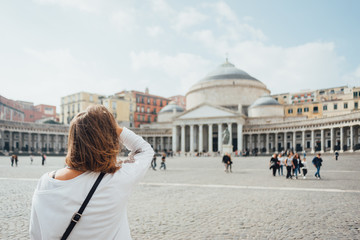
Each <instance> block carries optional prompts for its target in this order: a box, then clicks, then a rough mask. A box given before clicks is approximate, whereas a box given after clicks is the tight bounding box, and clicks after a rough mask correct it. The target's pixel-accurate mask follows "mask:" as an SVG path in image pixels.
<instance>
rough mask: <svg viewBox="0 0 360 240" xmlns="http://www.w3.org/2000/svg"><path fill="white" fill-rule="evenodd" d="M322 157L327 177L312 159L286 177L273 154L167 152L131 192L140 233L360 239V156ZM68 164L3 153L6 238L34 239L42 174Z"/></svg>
mask: <svg viewBox="0 0 360 240" xmlns="http://www.w3.org/2000/svg"><path fill="white" fill-rule="evenodd" d="M308 159H309V161H310V162H311V159H312V156H309V157H308ZM323 159H324V164H323V167H322V169H321V176H322V178H323V179H322V180H316V179H315V177H314V173H315V169H314V167H313V166H311V164H309V165H310V166H309V173H308V178H307V179H302V178H299V179H298V180H287V179H285V177H280V176H276V177H273V176H272V175H271V172H270V170H269V164H268V161H269V157H248V158H234V159H233V160H234V166H233V173H232V174H230V173H229V174H226V173H225V172H224V169H223V166H222V164H221V159H220V158H213V157H208V158H207V157H202V158H195V157H194V158H180V157H174V158H168V160H167V170H166V171H160V170H157V171H153V170H151V169H150V170H149V172H148V173H147V175H146V177H145V178H144V179H143V181H142V182H141V184H140V185H139V186H138V187H137V188H136V189H135V190H134V193H133V195H132V197H131V198H130V201H129V206H128V216H129V222H130V228H131V232H132V236H133V239H219V240H220V239H360V154H359V153H356V154H342V155H341V156H340V159H339V161H335V160H334V158H333V156H332V155H325V156H323ZM310 162H309V163H310ZM62 166H63V158H62V157H49V158H48V160H47V163H46V166H44V167H43V166H41V164H40V158H39V157H35V161H34V163H33V165H30V159H29V157H20V158H19V167H17V168H15V167H11V166H10V160H9V158H8V157H0V184H1V188H0V202H1V205H0V228H1V231H0V239H28V224H29V215H30V205H31V197H32V193H33V190H34V188H35V186H36V183H37V179H38V178H39V177H40V176H41V175H42V174H43V173H45V172H48V171H52V170H54V169H57V168H60V167H62ZM159 166H160V161H159V160H158V167H159Z"/></svg>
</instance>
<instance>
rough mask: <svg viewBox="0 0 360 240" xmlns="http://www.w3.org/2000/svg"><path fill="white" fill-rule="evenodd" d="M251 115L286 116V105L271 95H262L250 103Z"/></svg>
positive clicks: (252, 116) (255, 116)
mask: <svg viewBox="0 0 360 240" xmlns="http://www.w3.org/2000/svg"><path fill="white" fill-rule="evenodd" d="M249 117H251V118H264V117H284V106H283V105H281V104H280V103H278V101H276V100H275V99H274V98H272V97H271V96H269V95H266V96H262V97H260V98H258V99H257V100H256V101H255V102H254V103H253V104H251V105H250V107H249Z"/></svg>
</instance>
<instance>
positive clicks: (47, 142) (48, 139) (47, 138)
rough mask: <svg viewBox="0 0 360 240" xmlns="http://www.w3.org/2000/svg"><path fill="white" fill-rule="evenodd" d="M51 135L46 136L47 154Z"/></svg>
mask: <svg viewBox="0 0 360 240" xmlns="http://www.w3.org/2000/svg"><path fill="white" fill-rule="evenodd" d="M49 145H50V135H49V134H46V153H49Z"/></svg>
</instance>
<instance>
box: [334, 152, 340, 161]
mask: <svg viewBox="0 0 360 240" xmlns="http://www.w3.org/2000/svg"><path fill="white" fill-rule="evenodd" d="M338 158H339V152H338V151H335V160H336V161H337V160H338Z"/></svg>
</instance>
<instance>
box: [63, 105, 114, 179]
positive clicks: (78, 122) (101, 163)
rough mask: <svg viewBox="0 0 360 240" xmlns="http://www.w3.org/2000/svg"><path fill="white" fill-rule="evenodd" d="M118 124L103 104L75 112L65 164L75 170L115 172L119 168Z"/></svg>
mask: <svg viewBox="0 0 360 240" xmlns="http://www.w3.org/2000/svg"><path fill="white" fill-rule="evenodd" d="M116 129H117V123H116V121H115V119H114V117H113V115H112V114H111V113H110V112H109V111H108V110H107V108H106V107H104V106H102V105H93V106H90V107H88V108H87V109H86V110H85V111H84V112H81V113H79V114H77V115H76V116H75V117H74V119H73V120H72V121H71V123H70V129H69V139H68V153H67V155H66V159H65V162H66V164H67V165H68V166H69V167H70V168H73V169H75V170H78V171H94V172H104V173H114V172H116V171H117V170H119V169H120V165H119V164H118V163H117V160H116V157H117V155H118V154H119V152H120V143H119V136H118V135H117V133H116Z"/></svg>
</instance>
